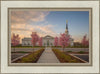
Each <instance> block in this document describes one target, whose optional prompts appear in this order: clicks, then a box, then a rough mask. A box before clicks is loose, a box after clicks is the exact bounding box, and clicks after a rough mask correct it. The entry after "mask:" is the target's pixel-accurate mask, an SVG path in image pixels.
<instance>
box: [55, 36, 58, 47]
mask: <svg viewBox="0 0 100 74" xmlns="http://www.w3.org/2000/svg"><path fill="white" fill-rule="evenodd" d="M54 45H55V46H58V37H55V39H54Z"/></svg>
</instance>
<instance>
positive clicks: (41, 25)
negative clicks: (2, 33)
mask: <svg viewBox="0 0 100 74" xmlns="http://www.w3.org/2000/svg"><path fill="white" fill-rule="evenodd" d="M66 20H68V31H69V34H70V35H71V37H72V38H73V39H74V42H81V40H82V37H83V36H84V35H86V34H87V36H88V34H89V12H88V11H33V10H27V11H11V34H13V33H15V34H19V36H20V38H21V39H22V38H24V37H31V33H32V32H37V34H38V35H39V36H40V37H44V36H46V35H50V36H53V37H56V36H58V37H59V36H60V33H64V32H65V29H66Z"/></svg>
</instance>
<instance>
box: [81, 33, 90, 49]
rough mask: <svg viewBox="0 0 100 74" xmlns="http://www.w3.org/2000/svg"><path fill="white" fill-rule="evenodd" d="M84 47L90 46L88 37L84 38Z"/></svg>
mask: <svg viewBox="0 0 100 74" xmlns="http://www.w3.org/2000/svg"><path fill="white" fill-rule="evenodd" d="M81 43H82V46H85V47H86V46H89V39H87V35H84V36H83V39H82V42H81Z"/></svg>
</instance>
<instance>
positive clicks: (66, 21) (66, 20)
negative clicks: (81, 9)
mask: <svg viewBox="0 0 100 74" xmlns="http://www.w3.org/2000/svg"><path fill="white" fill-rule="evenodd" d="M66 29H67V30H68V20H66Z"/></svg>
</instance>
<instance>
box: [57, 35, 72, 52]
mask: <svg viewBox="0 0 100 74" xmlns="http://www.w3.org/2000/svg"><path fill="white" fill-rule="evenodd" d="M69 38H70V35H67V36H66V34H65V33H63V34H61V35H60V40H59V41H60V42H59V43H60V45H61V46H62V48H63V51H64V48H65V47H67V46H68V45H69Z"/></svg>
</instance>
